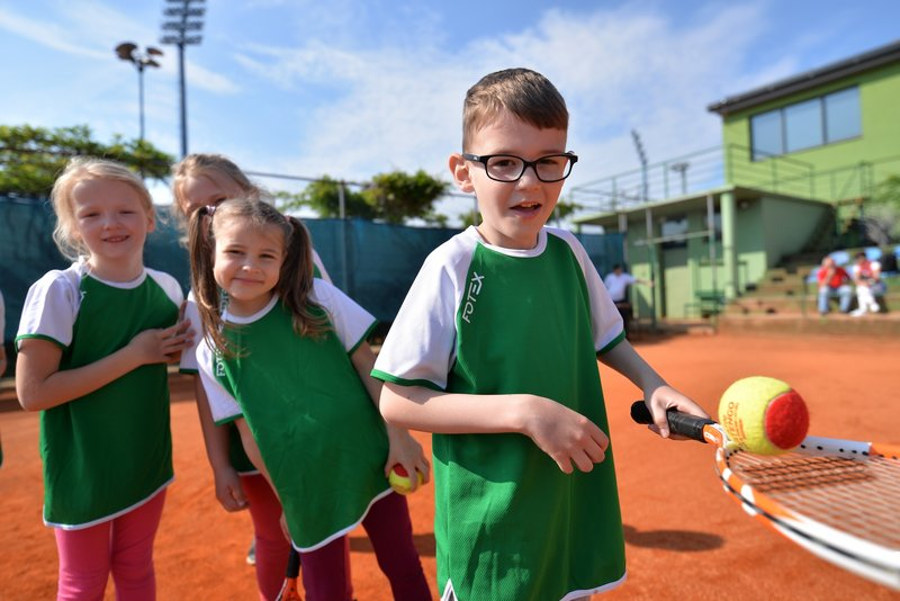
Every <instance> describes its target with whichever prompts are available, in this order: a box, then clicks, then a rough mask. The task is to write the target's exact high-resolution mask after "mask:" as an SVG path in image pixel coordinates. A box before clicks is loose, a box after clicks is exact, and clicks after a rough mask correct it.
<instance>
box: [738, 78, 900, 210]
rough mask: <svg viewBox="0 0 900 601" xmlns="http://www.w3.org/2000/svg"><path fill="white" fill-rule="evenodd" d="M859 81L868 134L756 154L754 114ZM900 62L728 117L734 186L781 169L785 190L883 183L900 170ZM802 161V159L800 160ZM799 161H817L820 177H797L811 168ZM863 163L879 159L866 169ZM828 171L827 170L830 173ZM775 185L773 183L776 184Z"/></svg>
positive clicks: (831, 195)
mask: <svg viewBox="0 0 900 601" xmlns="http://www.w3.org/2000/svg"><path fill="white" fill-rule="evenodd" d="M851 85H858V86H859V101H860V114H861V130H862V135H861V136H859V137H857V138H853V139H850V140H844V141H840V142H836V143H832V144H827V145H825V146H818V147H815V148H810V149H806V150H801V151H797V152H792V153H790V154H786V155H782V156H781V157H779V158H770V159H765V160H760V161H755V162H754V161H751V159H750V154H749V153H750V151H749V148H750V145H751V135H750V117H751V116H753V115H756V114H759V113H764V112H766V111H769V110H772V109H776V108H779V107H783V106H786V105H789V104H793V103H795V102H800V101H803V100H807V99H810V98H815V97H817V96H821V95H823V94H827V93H829V92H834V91H837V90H841V89H844V88H846V87H849V86H851ZM898 98H900V64H894V65H888V66H885V67H881V68H879V69H876V70H872V71H867V72H865V73H860V74H857V75H854V76H851V77H848V78H846V79H844V80H841V81H838V82H832V83H829V84H826V85H822V86H820V87H818V88H815V89H813V90H807V91H805V92H802V93H799V94H794V95H791V96H786V97H784V98H781V99H779V100H777V101H771V102H768V103H765V104H760V105H758V106H755V107H753V108H752V109H747V110H744V111H741V112H736V113H734V114H731V115H728V116H726V117H725V118H724V119H723V128H722V136H723V145H724V147H725V162H726V178H728V177H729V175H730V176H731V178H730V180H729V183H731V184H733V185H746V186H753V185H757V182H758V181H759V180H763V181H765V179H766V178H769V177H771V175H772V172H773V170H776V171H780V172H779V179H781V180H788V181H783V182H782V184H783V187H782V189H781V190H778V191H780V192H784V193H790V194H795V195H798V196H805V197H806V196H809V197H813V198H820V199H824V200H832V201H833V200H842V199H847V198H855V197H858V196H865V195H866V194H865V187H866V185H871V184H877V183H878V182H880V181H882V180H883V179H884V178H885V177H887V176H888V175H890V174H895V173H900V110H898V109H897V106H898V100H897V99H898ZM795 161H796V162H795ZM799 162H802V163H806V164H809V165H811V166H812V171H813V172H814V173H815V174H816V175H815V177H814V178H812V179H811V180H810V179H803V180H800V179H797V180H796V181H795V182H793V184H792V183H791V182H790V181H789V180H790V179H791V178H800V177H801V174H803V173H805V172H809V169H807V168H805V167H804V166H803V165H802V164H800V163H799ZM861 162H872V163H874V164H873V166H872V167H871V168H866V169H863V170H861V169H860V168H859V164H860V163H861ZM826 172H827V173H826ZM770 189H771V188H770Z"/></svg>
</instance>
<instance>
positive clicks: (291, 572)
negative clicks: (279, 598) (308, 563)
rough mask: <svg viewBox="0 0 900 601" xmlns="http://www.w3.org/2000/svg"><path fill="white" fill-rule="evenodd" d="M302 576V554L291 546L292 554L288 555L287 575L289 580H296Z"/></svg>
mask: <svg viewBox="0 0 900 601" xmlns="http://www.w3.org/2000/svg"><path fill="white" fill-rule="evenodd" d="M299 574H300V553H299V552H298V551H297V549H295V548H294V547H293V545H291V554H290V555H288V563H287V571H286V572H285V575H286V576H287V577H288V578H296V577H297V576H298V575H299Z"/></svg>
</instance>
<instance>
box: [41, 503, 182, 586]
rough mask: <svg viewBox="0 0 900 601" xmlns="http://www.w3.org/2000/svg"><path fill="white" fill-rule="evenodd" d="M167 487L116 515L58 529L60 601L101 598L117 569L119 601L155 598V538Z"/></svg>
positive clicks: (115, 575)
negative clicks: (85, 525)
mask: <svg viewBox="0 0 900 601" xmlns="http://www.w3.org/2000/svg"><path fill="white" fill-rule="evenodd" d="M165 502H166V491H165V489H163V490H162V491H160V492H159V493H157V494H156V496H154V497H153V498H151V499H150V500H149V501H147V502H146V503H144V504H143V505H141V506H140V507H137V508H135V509H132V510H131V511H129V512H128V513H126V514H124V515H121V516H119V517H117V518H114V519H112V520H109V521H107V522H103V523H102V524H97V525H96V526H91V527H89V528H83V529H80V530H63V529H62V528H54V532H55V534H56V548H57V552H58V553H59V588H58V590H57V593H56V598H57V600H58V601H70V600H71V601H75V600H77V601H102V599H103V594H104V592H105V591H106V583H107V581H108V580H109V575H110V573H112V577H113V582H115V586H116V599H117V600H118V601H153V600H154V599H156V575H155V574H154V571H153V539H154V538H155V537H156V530H157V528H159V520H160V518H161V517H162V510H163V505H165Z"/></svg>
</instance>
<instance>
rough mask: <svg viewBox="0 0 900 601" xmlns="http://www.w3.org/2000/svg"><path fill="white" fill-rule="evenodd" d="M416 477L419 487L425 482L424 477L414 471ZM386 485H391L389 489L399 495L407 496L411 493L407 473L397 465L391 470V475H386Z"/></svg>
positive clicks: (410, 484) (417, 471)
mask: <svg viewBox="0 0 900 601" xmlns="http://www.w3.org/2000/svg"><path fill="white" fill-rule="evenodd" d="M416 475H417V476H418V480H419V486H421V485H422V484H423V483H424V482H425V476H423V475H422V472H420V471H419V470H416ZM388 483H389V484H390V485H391V488H393V489H394V490H395V491H396V492H398V493H400V494H401V495H408V494H409V493H411V492H412V482H411V481H410V479H409V473H407V471H406V470H405V469H404V468H403V466H402V465H400V464H399V463H396V464H394V467H392V468H391V473H390V474H388Z"/></svg>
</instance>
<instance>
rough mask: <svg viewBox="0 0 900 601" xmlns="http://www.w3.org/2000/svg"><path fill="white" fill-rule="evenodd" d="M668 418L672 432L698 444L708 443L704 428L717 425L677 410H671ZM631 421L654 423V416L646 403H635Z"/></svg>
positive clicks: (632, 406)
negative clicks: (704, 436)
mask: <svg viewBox="0 0 900 601" xmlns="http://www.w3.org/2000/svg"><path fill="white" fill-rule="evenodd" d="M667 417H668V420H669V428H670V429H671V430H672V432H674V433H675V434H681V435H682V436H687V437H688V438H690V439H692V440H696V441H698V442H706V439H705V438H703V426H708V425H709V424H714V423H716V422H714V421H713V420H711V419H707V418H703V417H696V416H694V415H690V414H687V413H681V412H680V411H678V410H677V409H675V408H672V409H669V411H668V412H667ZM631 419H633V420H634V421H635V422H637V423H639V424H652V423H653V416H652V415H650V410H649V409H647V405H646V404H645V403H644V401H635V402H634V403H632V404H631Z"/></svg>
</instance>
